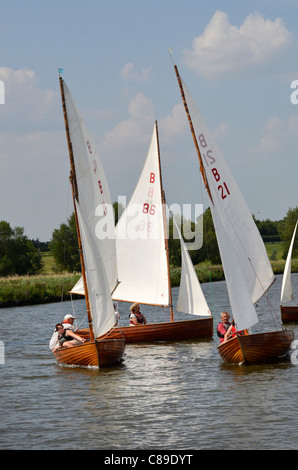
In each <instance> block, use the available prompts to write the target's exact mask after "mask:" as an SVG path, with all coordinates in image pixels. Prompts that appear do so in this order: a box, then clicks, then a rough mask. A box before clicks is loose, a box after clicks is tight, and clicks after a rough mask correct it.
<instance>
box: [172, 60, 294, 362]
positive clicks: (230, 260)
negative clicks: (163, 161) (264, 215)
mask: <svg viewBox="0 0 298 470" xmlns="http://www.w3.org/2000/svg"><path fill="white" fill-rule="evenodd" d="M174 68H175V72H176V76H177V80H178V84H179V88H180V92H181V97H182V101H183V104H184V108H185V111H186V114H187V118H188V122H189V125H190V129H191V133H192V137H193V141H194V144H195V148H196V151H197V154H198V158H199V164H200V171H201V175H202V178H203V182H204V185H205V188H206V191H207V193H208V196H209V199H210V209H211V214H212V218H213V223H214V227H215V232H216V238H217V242H218V247H219V251H220V255H221V260H222V264H223V270H224V274H225V280H226V285H227V290H228V293H229V299H230V304H231V309H232V313H233V317H234V322H235V326H236V328H237V330H238V331H243V330H248V329H250V328H251V327H252V326H254V325H255V324H256V323H257V322H258V315H257V312H256V309H255V303H256V302H257V301H258V300H259V299H260V298H261V297H262V296H263V295H264V294H265V292H266V291H267V290H268V289H269V287H270V286H271V284H272V283H273V282H274V273H273V270H272V266H271V263H270V261H269V259H268V255H267V251H266V248H265V245H264V242H263V240H262V238H261V236H260V233H259V231H258V228H257V227H256V224H255V222H254V220H253V217H252V214H251V212H250V210H249V208H248V206H247V204H246V202H245V200H244V198H243V196H242V194H241V192H240V189H239V188H238V185H237V183H236V181H235V180H234V178H233V176H232V173H231V171H230V169H229V168H228V166H227V164H226V162H225V160H224V158H223V156H222V154H221V152H220V150H219V149H218V147H217V145H216V143H215V141H214V139H213V136H212V133H211V132H210V131H209V129H208V128H207V126H206V124H205V122H204V119H203V118H202V116H201V115H200V112H199V110H198V109H197V107H196V105H195V103H194V101H193V99H192V97H191V95H190V93H189V91H188V90H187V88H186V86H185V84H184V83H183V82H182V80H181V78H180V75H179V72H178V69H177V66H176V65H174ZM188 103H189V104H190V107H189V106H188ZM293 339H294V334H293V332H292V331H288V330H277V331H271V332H264V333H255V334H248V335H243V336H240V335H239V336H236V337H235V338H233V339H230V340H228V341H226V342H224V343H222V344H220V345H219V346H218V352H219V354H220V356H221V357H222V359H223V360H224V361H225V362H227V363H229V364H239V363H241V362H242V363H259V362H267V361H272V360H276V359H278V358H280V357H281V356H284V355H285V354H286V353H287V352H288V351H289V349H290V346H291V343H292V341H293Z"/></svg>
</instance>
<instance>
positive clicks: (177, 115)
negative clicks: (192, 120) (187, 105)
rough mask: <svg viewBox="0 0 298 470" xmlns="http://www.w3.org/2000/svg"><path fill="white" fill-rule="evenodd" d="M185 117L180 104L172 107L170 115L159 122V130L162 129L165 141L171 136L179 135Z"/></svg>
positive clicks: (183, 125)
mask: <svg viewBox="0 0 298 470" xmlns="http://www.w3.org/2000/svg"><path fill="white" fill-rule="evenodd" d="M186 123H187V121H186V115H185V110H184V106H183V104H182V103H180V104H177V105H175V106H174V108H173V111H172V114H170V115H168V116H166V117H164V118H163V119H161V120H160V128H161V129H162V132H163V136H164V138H165V139H171V138H172V137H173V136H175V135H177V134H180V133H181V132H182V131H183V129H185V126H186Z"/></svg>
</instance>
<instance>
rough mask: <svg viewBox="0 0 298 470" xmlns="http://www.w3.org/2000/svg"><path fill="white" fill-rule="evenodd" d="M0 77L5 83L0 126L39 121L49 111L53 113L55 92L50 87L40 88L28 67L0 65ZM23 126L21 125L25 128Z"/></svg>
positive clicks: (47, 118)
mask: <svg viewBox="0 0 298 470" xmlns="http://www.w3.org/2000/svg"><path fill="white" fill-rule="evenodd" d="M0 80H2V81H3V83H4V86H5V105H3V106H1V113H0V120H1V128H2V129H3V128H6V127H7V126H9V125H10V124H11V119H12V118H13V127H14V128H17V126H18V124H20V123H21V124H22V125H26V126H27V125H28V123H35V125H36V124H37V123H38V124H39V125H41V124H42V122H43V121H45V120H47V121H48V120H49V119H51V118H52V117H53V114H54V115H55V116H57V109H58V107H57V103H58V95H57V93H56V92H55V91H53V90H41V89H40V88H39V86H38V84H39V79H38V78H37V76H36V74H35V72H34V71H33V70H29V69H21V70H12V69H10V68H8V67H0ZM26 126H25V127H26Z"/></svg>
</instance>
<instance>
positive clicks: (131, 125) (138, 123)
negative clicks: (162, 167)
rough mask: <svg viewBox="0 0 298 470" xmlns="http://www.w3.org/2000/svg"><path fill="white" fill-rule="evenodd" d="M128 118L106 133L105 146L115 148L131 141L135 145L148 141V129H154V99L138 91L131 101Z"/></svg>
mask: <svg viewBox="0 0 298 470" xmlns="http://www.w3.org/2000/svg"><path fill="white" fill-rule="evenodd" d="M128 114H129V115H130V116H129V117H128V118H127V119H125V120H124V121H122V122H120V123H119V124H118V125H117V126H115V127H114V129H112V130H111V131H110V132H108V133H107V134H106V135H105V139H104V142H103V148H104V149H105V150H114V149H118V148H121V147H122V146H123V145H124V144H125V145H127V143H128V142H130V143H131V144H132V145H133V146H135V145H138V144H139V143H144V142H146V141H148V129H151V130H152V129H153V124H154V120H155V119H154V114H155V113H154V107H153V104H152V101H151V100H150V99H148V98H146V97H145V96H144V95H143V94H142V93H137V94H136V95H135V96H134V98H133V99H132V100H131V101H130V102H129V105H128Z"/></svg>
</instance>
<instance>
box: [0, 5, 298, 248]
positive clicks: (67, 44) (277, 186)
mask: <svg viewBox="0 0 298 470" xmlns="http://www.w3.org/2000/svg"><path fill="white" fill-rule="evenodd" d="M297 20H298V1H289V0H276V1H274V0H273V1H269V0H260V1H254V0H252V1H250V2H244V1H242V2H241V1H236V0H235V1H219V0H217V1H214V0H211V1H208V2H207V1H204V2H203V1H200V0H184V1H182V0H179V1H178V0H158V1H157V0H151V1H147V0H142V1H141V0H139V1H137V0H125V1H124V0H97V1H95V0H94V1H91V0H84V1H76V0H74V1H63V0H60V1H56V0H53V1H48V2H45V1H43V2H40V1H30V0H28V1H26V2H21V1H14V0H12V1H11V2H2V4H1V30H0V38H1V39H0V50H1V54H0V57H1V59H0V60H1V62H0V80H2V81H3V83H4V85H5V104H0V124H1V127H0V168H1V173H0V181H1V184H0V220H1V219H2V220H6V221H8V222H9V223H10V224H11V226H12V227H15V226H22V227H24V229H25V234H26V235H27V236H28V237H29V238H39V239H40V240H41V241H46V240H49V239H50V238H51V236H52V232H53V230H54V229H55V228H59V226H60V224H61V223H62V222H64V221H66V219H67V218H68V217H69V216H70V214H71V212H72V201H71V197H70V187H69V183H68V175H69V163H68V153H67V146H66V140H65V131H64V123H63V117H62V110H61V101H60V95H59V84H58V70H57V68H58V67H61V68H63V69H64V73H63V77H64V79H65V81H66V82H67V84H68V86H69V88H70V90H71V93H72V95H73V97H74V99H75V100H76V102H77V105H78V107H79V109H80V111H81V114H82V115H83V117H84V120H85V123H86V125H87V127H88V129H89V130H90V132H91V133H92V135H93V138H94V141H95V144H96V146H97V149H98V150H99V153H100V155H101V158H102V161H103V165H104V167H105V170H106V174H107V178H108V181H109V183H110V190H111V194H112V200H113V201H116V200H117V199H118V196H126V198H127V200H129V198H130V196H131V194H132V191H133V189H134V186H135V185H136V182H137V179H138V176H139V174H140V171H141V168H142V166H143V163H144V160H145V157H146V154H147V150H148V147H149V143H150V138H151V134H152V131H153V125H154V121H155V120H157V121H158V124H159V137H160V149H161V159H162V169H163V182H164V187H165V190H166V196H167V200H168V203H169V204H174V203H177V204H180V205H182V204H183V203H184V204H195V203H203V204H204V207H205V208H206V207H207V206H208V201H207V199H206V196H205V191H204V189H203V188H202V184H201V180H200V175H199V166H198V161H197V157H196V154H195V149H194V146H193V142H192V138H191V135H190V131H189V128H188V124H187V121H186V117H185V113H184V110H183V107H182V103H181V98H180V94H179V89H178V85H177V82H176V78H175V74H174V70H173V67H172V63H171V60H170V57H169V53H168V46H170V47H171V49H172V50H173V58H174V61H175V63H176V64H177V65H178V68H179V71H180V73H181V76H182V77H183V79H184V81H185V82H186V85H187V86H188V88H189V90H190V92H191V94H192V96H193V98H194V99H195V101H196V103H197V105H198V107H199V109H200V111H201V113H202V114H203V116H204V118H205V120H206V122H207V125H208V126H209V128H210V129H211V131H212V132H213V133H214V136H215V138H216V141H217V143H218V145H219V147H220V149H221V151H222V153H223V155H224V157H225V159H226V161H227V162H228V164H229V166H230V168H231V171H232V172H233V174H234V176H235V178H236V180H237V182H238V184H239V186H240V189H241V190H242V192H243V194H244V197H245V199H246V201H247V203H248V206H249V208H250V210H251V211H252V213H253V214H255V215H256V216H257V217H258V218H260V219H262V220H263V219H266V218H270V219H271V220H279V219H281V218H283V217H284V216H285V215H286V212H287V210H288V209H289V208H290V207H291V208H293V207H296V206H297V205H298V200H297V199H298V198H297V189H296V187H297V183H296V180H297V172H298V171H297V170H298V158H297V157H298V132H297V131H298V105H294V104H293V103H291V100H290V97H291V93H292V92H293V90H291V88H290V86H291V82H292V81H294V80H298V41H297V39H298V33H297Z"/></svg>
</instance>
